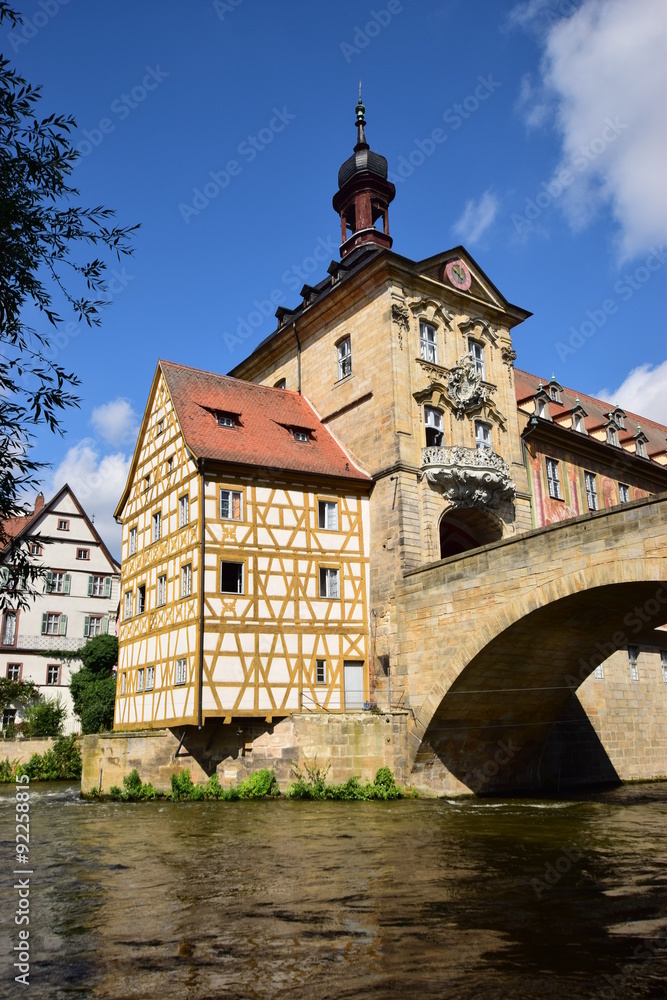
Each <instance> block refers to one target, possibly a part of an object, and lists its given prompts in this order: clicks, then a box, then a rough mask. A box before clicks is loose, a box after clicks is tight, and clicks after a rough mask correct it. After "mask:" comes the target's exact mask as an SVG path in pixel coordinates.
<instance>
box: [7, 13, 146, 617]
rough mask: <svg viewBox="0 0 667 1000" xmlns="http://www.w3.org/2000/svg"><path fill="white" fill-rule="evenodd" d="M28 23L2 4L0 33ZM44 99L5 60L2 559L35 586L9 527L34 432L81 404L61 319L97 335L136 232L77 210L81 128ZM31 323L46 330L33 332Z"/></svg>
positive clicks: (104, 212)
mask: <svg viewBox="0 0 667 1000" xmlns="http://www.w3.org/2000/svg"><path fill="white" fill-rule="evenodd" d="M21 22H22V18H21V15H20V14H19V13H17V12H16V11H15V10H13V8H12V7H11V6H10V5H9V4H8V3H6V2H0V24H3V25H4V24H6V23H9V24H11V25H12V26H13V27H15V26H16V25H17V24H20V23H21ZM41 97H42V95H41V88H40V87H35V86H33V85H32V84H30V83H28V82H27V81H26V80H25V79H24V78H23V77H22V76H21V75H20V74H19V73H18V72H17V71H16V70H15V69H14V68H13V67H12V66H11V65H10V63H9V60H8V59H6V58H4V56H0V218H2V240H1V241H0V386H1V387H2V392H1V393H0V551H1V550H2V549H3V548H5V546H6V545H9V561H10V563H11V564H12V565H13V567H14V569H15V572H16V574H17V575H18V576H20V575H21V573H24V574H25V576H26V579H27V581H28V584H30V583H31V582H32V581H33V580H34V579H35V578H36V577H37V576H38V575H40V571H39V570H38V569H37V568H36V566H35V565H34V563H32V562H31V560H30V558H29V554H28V549H27V545H26V544H25V543H24V544H22V545H19V544H17V543H15V542H14V541H13V540H11V539H9V538H8V536H7V534H6V533H5V531H4V529H3V522H5V521H6V520H7V518H11V517H17V516H21V515H24V514H26V513H27V511H26V509H25V506H24V503H23V500H22V496H23V494H24V492H25V491H26V489H29V488H32V487H34V486H36V485H37V483H38V477H39V474H40V472H41V470H42V469H43V463H39V462H36V461H35V460H33V459H31V458H30V457H29V448H30V444H31V441H32V438H33V433H32V430H31V428H33V427H35V426H37V425H40V424H41V425H45V426H47V427H48V428H49V429H50V430H51V431H53V432H54V433H62V427H61V419H62V415H63V412H64V411H65V410H66V409H67V408H68V407H71V406H77V405H78V403H79V400H78V398H77V396H76V394H75V391H76V387H77V386H78V385H79V379H78V378H77V376H76V375H75V374H74V373H73V372H69V371H67V370H66V369H65V368H64V367H63V366H62V364H59V363H58V361H57V351H56V350H54V348H53V346H52V343H51V340H52V337H53V336H55V334H56V332H57V331H58V328H59V327H60V326H61V324H62V322H63V320H62V317H61V316H60V313H59V311H58V310H59V308H61V305H62V304H64V305H65V307H66V308H67V310H68V312H69V313H70V314H72V313H73V314H74V316H75V318H76V320H77V321H78V322H79V323H85V324H86V325H88V326H91V327H92V326H99V324H100V322H101V316H100V310H101V308H102V307H103V306H104V305H106V304H107V303H108V299H107V298H106V291H107V288H106V284H105V271H106V267H107V263H106V261H105V259H104V257H105V256H107V255H111V257H112V258H116V259H118V260H120V259H121V256H123V255H127V254H130V253H132V248H131V245H130V234H131V233H132V232H133V230H134V229H136V228H137V227H136V226H126V227H118V226H114V225H113V223H112V218H113V215H114V213H113V211H112V210H110V209H108V208H103V207H102V206H100V205H98V206H96V207H94V208H85V207H82V206H80V205H78V204H77V203H76V199H77V196H78V194H79V192H78V191H77V189H76V188H75V187H73V186H71V184H70V183H69V180H70V176H71V174H72V171H73V169H74V166H75V164H76V161H77V159H78V156H79V153H78V151H77V150H76V147H75V145H74V143H73V141H72V133H73V131H74V130H75V128H76V122H75V121H74V119H73V118H72V117H71V116H70V115H55V114H50V115H47V116H45V117H40V116H39V107H38V106H39V103H40V101H41ZM84 248H86V254H89V256H88V257H87V256H85V255H84V253H83V251H84ZM89 248H93V250H94V253H93V252H92V251H91V249H89ZM98 253H99V254H100V255H99V256H96V255H95V254H98ZM91 257H92V259H90V258H91ZM32 316H34V317H35V318H36V319H37V320H39V321H40V322H41V323H42V329H40V330H38V329H36V328H33V327H32V326H30V325H29V324H28V322H27V319H28V317H32ZM43 321H45V322H43ZM31 592H32V591H31V588H30V586H29V585H28V586H27V587H26V588H25V589H24V590H19V589H16V590H14V591H13V592H12V591H4V592H0V608H1V607H3V606H6V605H7V604H8V603H11V604H12V606H17V605H19V606H25V605H26V604H27V603H28V601H29V598H30V594H31Z"/></svg>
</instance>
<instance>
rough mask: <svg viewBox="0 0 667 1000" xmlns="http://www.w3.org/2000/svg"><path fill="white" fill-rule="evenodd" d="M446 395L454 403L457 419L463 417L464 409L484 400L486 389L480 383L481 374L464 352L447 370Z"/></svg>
mask: <svg viewBox="0 0 667 1000" xmlns="http://www.w3.org/2000/svg"><path fill="white" fill-rule="evenodd" d="M447 395H448V396H449V398H450V399H451V400H452V402H453V403H454V406H455V408H456V416H457V417H458V419H459V420H462V419H463V415H464V414H465V412H466V410H470V409H472V408H473V407H475V406H479V405H480V404H481V403H485V402H486V398H487V389H486V387H485V386H484V385H482V376H481V375H480V373H479V372H477V371H475V363H474V361H473V360H472V358H471V357H470V355H469V354H464V355H463V357H462V358H459V360H458V361H457V362H456V364H455V365H454V367H453V368H451V369H450V370H449V373H448V375H447Z"/></svg>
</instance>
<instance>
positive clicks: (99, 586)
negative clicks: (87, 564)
mask: <svg viewBox="0 0 667 1000" xmlns="http://www.w3.org/2000/svg"><path fill="white" fill-rule="evenodd" d="M88 596H89V597H111V577H110V576H89V577H88Z"/></svg>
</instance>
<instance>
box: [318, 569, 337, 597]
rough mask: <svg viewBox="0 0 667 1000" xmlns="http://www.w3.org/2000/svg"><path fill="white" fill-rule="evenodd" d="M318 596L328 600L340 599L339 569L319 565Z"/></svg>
mask: <svg viewBox="0 0 667 1000" xmlns="http://www.w3.org/2000/svg"><path fill="white" fill-rule="evenodd" d="M320 597H323V598H325V599H326V600H329V601H338V600H340V569H339V568H338V567H335V566H320Z"/></svg>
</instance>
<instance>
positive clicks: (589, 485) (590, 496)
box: [584, 472, 598, 510]
mask: <svg viewBox="0 0 667 1000" xmlns="http://www.w3.org/2000/svg"><path fill="white" fill-rule="evenodd" d="M584 479H585V481H586V503H587V504H588V509H589V510H598V487H597V482H596V481H595V475H594V474H593V473H592V472H584Z"/></svg>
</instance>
